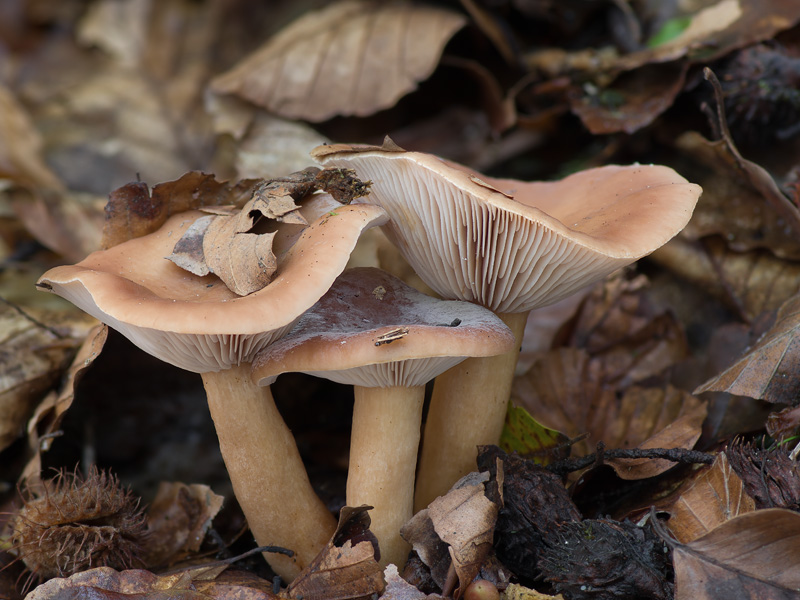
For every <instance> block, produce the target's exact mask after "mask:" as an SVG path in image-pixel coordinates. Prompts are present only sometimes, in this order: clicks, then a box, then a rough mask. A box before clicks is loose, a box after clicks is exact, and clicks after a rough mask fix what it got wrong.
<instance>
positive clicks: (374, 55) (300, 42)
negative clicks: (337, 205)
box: [212, 0, 466, 121]
mask: <svg viewBox="0 0 800 600" xmlns="http://www.w3.org/2000/svg"><path fill="white" fill-rule="evenodd" d="M465 23H466V19H465V18H464V16H463V15H461V14H459V13H457V12H454V11H451V10H447V9H444V8H438V7H434V6H428V5H423V4H412V3H411V2H392V3H383V2H370V1H368V0H345V1H341V2H336V3H333V4H330V5H329V6H327V7H326V8H323V9H321V10H318V11H315V12H310V13H307V14H306V15H304V16H302V17H301V18H299V19H298V20H297V21H295V22H293V23H291V24H290V25H289V26H288V27H285V28H284V29H283V30H282V31H280V32H279V33H278V34H277V35H275V36H274V37H273V38H272V39H270V40H269V41H268V42H267V43H266V44H265V45H264V46H262V48H261V49H260V50H258V51H257V52H256V53H254V54H253V55H251V56H250V57H249V58H247V59H245V60H244V61H242V62H241V63H240V64H239V65H238V66H236V67H235V68H234V69H232V70H231V71H229V72H228V73H225V74H223V75H221V76H219V77H217V78H216V79H215V80H214V81H213V82H212V89H213V90H214V91H215V92H217V93H223V94H237V95H239V96H241V97H243V98H246V99H247V100H249V101H250V102H253V103H254V104H257V105H258V106H262V107H264V108H266V109H268V110H269V111H271V112H273V113H276V114H278V115H280V116H282V117H286V118H289V119H305V120H308V121H324V120H326V119H329V118H331V117H333V116H335V115H356V116H366V115H370V114H372V113H375V112H377V111H379V110H382V109H385V108H389V107H391V106H393V105H394V104H395V102H397V100H398V99H399V98H401V97H402V96H403V95H405V94H407V93H408V92H410V91H412V90H414V89H415V88H416V87H417V83H418V82H419V81H422V80H423V79H426V78H427V77H428V76H429V75H430V74H431V73H432V72H433V70H434V68H435V67H436V63H437V62H438V60H439V56H440V55H441V52H442V49H443V48H444V45H445V44H446V43H447V41H448V40H449V39H450V37H451V36H452V35H453V34H454V33H455V32H456V31H458V30H459V29H460V28H461V27H463V26H464V24H465Z"/></svg>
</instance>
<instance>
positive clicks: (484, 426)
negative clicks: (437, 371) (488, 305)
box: [414, 312, 528, 512]
mask: <svg viewBox="0 0 800 600" xmlns="http://www.w3.org/2000/svg"><path fill="white" fill-rule="evenodd" d="M497 316H498V317H500V318H501V319H502V320H503V322H504V323H505V324H506V325H508V327H509V328H510V329H511V331H512V332H513V333H514V337H515V339H516V346H515V348H514V350H512V351H511V352H507V353H506V354H500V355H498V356H489V357H485V358H468V359H467V360H465V361H464V362H462V363H460V364H458V365H456V366H455V367H453V368H452V369H450V370H448V371H446V372H444V373H442V374H441V375H439V376H438V377H437V378H436V381H435V383H434V385H433V396H432V397H431V405H430V408H429V410H428V418H427V421H426V422H425V432H424V435H423V438H422V450H421V452H420V464H419V471H418V473H417V491H416V497H415V499H414V511H415V512H417V511H419V510H422V509H423V508H427V506H428V505H429V504H430V503H431V502H432V501H433V500H435V499H436V498H437V497H438V496H442V495H444V494H446V493H447V491H448V490H449V489H450V487H451V486H452V485H453V484H454V483H455V482H456V481H458V480H459V479H460V478H461V477H463V476H464V475H466V474H467V473H469V472H471V471H474V470H476V469H477V465H476V463H475V459H476V458H477V455H478V452H477V447H478V446H482V445H486V444H497V442H498V441H499V440H500V433H501V432H502V431H503V423H504V421H505V415H506V409H507V407H508V399H509V397H510V396H511V383H512V381H513V379H514V368H515V367H516V365H517V358H518V357H519V349H520V346H521V344H522V334H523V332H524V331H525V323H526V321H527V319H528V313H527V312H525V313H505V314H498V315H497Z"/></svg>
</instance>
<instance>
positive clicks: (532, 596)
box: [500, 583, 564, 600]
mask: <svg viewBox="0 0 800 600" xmlns="http://www.w3.org/2000/svg"><path fill="white" fill-rule="evenodd" d="M500 598H501V599H502V600H564V596H562V595H561V594H558V595H557V596H550V595H549V594H542V593H541V592H537V591H536V590H531V589H528V588H526V587H524V586H521V585H519V584H518V583H510V584H508V587H507V588H506V589H505V590H504V591H503V593H502V594H501V595H500Z"/></svg>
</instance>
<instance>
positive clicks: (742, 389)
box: [695, 295, 800, 404]
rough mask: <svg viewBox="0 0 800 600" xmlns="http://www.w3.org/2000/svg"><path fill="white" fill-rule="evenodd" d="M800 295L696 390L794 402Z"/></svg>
mask: <svg viewBox="0 0 800 600" xmlns="http://www.w3.org/2000/svg"><path fill="white" fill-rule="evenodd" d="M798 373H800V295H797V296H794V297H793V298H791V299H789V300H787V301H786V302H785V303H784V304H783V306H781V307H780V309H779V310H778V315H777V318H776V321H775V324H774V325H773V326H772V327H771V328H770V330H769V331H767V332H766V333H765V334H764V335H763V336H762V337H761V339H760V340H759V341H758V342H757V343H756V345H755V347H753V348H752V349H751V350H750V351H749V352H748V353H747V354H745V355H744V356H743V357H742V358H741V359H739V360H738V361H736V362H735V363H734V364H733V365H731V366H730V367H729V368H728V369H726V370H725V371H724V372H722V373H721V374H720V375H719V376H717V377H714V378H713V379H711V380H710V381H707V382H706V383H704V384H703V385H701V386H700V387H699V388H697V389H696V390H695V393H696V394H700V393H703V392H709V391H713V392H728V393H730V394H736V395H739V396H748V397H750V398H758V399H760V400H766V401H767V402H775V403H786V404H794V403H795V402H796V401H797V398H798V395H800V376H798Z"/></svg>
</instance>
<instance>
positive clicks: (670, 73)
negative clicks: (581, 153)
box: [569, 62, 689, 135]
mask: <svg viewBox="0 0 800 600" xmlns="http://www.w3.org/2000/svg"><path fill="white" fill-rule="evenodd" d="M688 70H689V64H688V63H685V62H682V63H666V64H651V65H646V66H643V67H641V68H639V69H636V70H634V71H630V72H628V73H624V74H623V75H621V76H620V77H619V78H617V79H616V80H615V81H614V82H613V83H612V84H610V85H609V86H606V87H603V88H601V89H599V88H597V87H596V86H593V85H584V86H583V87H582V88H581V89H580V90H577V89H576V90H575V91H574V92H573V93H572V94H570V95H569V102H570V108H571V110H572V112H573V113H574V114H576V115H578V117H579V118H580V119H581V121H582V122H583V124H584V125H586V127H587V129H589V131H591V132H592V133H593V134H595V135H602V134H607V133H617V132H620V131H624V132H625V133H629V134H630V133H634V132H635V131H638V130H639V129H642V128H643V127H646V126H647V125H649V124H650V123H652V122H653V121H654V120H655V119H656V118H657V117H658V116H659V115H660V114H661V113H663V112H664V111H665V110H667V109H668V108H669V107H670V106H672V103H673V102H674V101H675V98H676V97H677V95H678V94H679V93H680V92H681V91H682V90H683V87H684V84H685V81H686V73H687V71H688Z"/></svg>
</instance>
